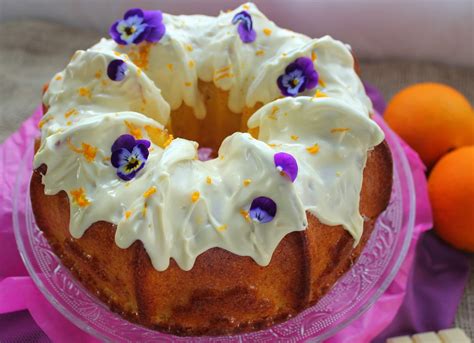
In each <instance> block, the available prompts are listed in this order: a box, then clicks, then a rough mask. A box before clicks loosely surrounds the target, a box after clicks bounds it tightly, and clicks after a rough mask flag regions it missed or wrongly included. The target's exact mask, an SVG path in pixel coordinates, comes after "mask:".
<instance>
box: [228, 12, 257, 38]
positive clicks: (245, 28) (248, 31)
mask: <svg viewBox="0 0 474 343" xmlns="http://www.w3.org/2000/svg"><path fill="white" fill-rule="evenodd" d="M237 23H240V24H239V26H238V28H237V32H239V36H240V39H241V40H242V42H244V43H252V42H253V41H254V40H255V38H256V37H257V33H256V32H255V30H254V29H253V23H252V17H251V16H250V14H249V13H248V12H247V11H242V12H239V13H237V14H236V15H235V16H234V18H232V24H233V25H235V24H237Z"/></svg>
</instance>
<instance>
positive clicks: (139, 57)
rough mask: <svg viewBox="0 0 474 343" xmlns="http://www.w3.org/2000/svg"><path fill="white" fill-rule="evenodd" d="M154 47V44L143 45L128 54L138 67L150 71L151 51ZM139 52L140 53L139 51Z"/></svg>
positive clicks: (146, 43)
mask: <svg viewBox="0 0 474 343" xmlns="http://www.w3.org/2000/svg"><path fill="white" fill-rule="evenodd" d="M152 46H153V43H148V42H145V43H141V44H140V45H139V46H138V47H133V48H132V49H131V50H130V52H129V53H128V55H129V57H130V59H131V60H132V62H133V63H135V64H136V65H137V67H139V68H142V69H144V70H147V69H148V62H149V55H150V49H151V47H152ZM137 50H138V51H137Z"/></svg>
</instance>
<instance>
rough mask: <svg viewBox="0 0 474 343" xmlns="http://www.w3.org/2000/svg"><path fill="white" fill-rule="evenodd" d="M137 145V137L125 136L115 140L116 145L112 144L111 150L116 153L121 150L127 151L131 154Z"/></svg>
mask: <svg viewBox="0 0 474 343" xmlns="http://www.w3.org/2000/svg"><path fill="white" fill-rule="evenodd" d="M135 145H136V142H135V137H133V136H132V135H129V134H124V135H121V136H120V137H119V138H117V139H116V140H115V142H114V144H112V148H111V150H112V152H114V151H115V150H119V149H127V150H128V151H129V152H132V150H133V148H134V147H135Z"/></svg>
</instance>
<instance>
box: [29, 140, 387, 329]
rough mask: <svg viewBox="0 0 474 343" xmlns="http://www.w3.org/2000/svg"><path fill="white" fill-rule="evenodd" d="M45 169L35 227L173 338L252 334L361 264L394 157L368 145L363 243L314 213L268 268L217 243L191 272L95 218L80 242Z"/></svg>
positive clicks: (75, 266)
mask: <svg viewBox="0 0 474 343" xmlns="http://www.w3.org/2000/svg"><path fill="white" fill-rule="evenodd" d="M45 172H46V167H45V166H42V167H41V168H39V169H37V170H35V171H34V172H33V175H32V179H31V186H30V191H31V201H32V206H33V212H34V214H35V218H36V223H37V225H38V227H39V228H40V229H41V230H42V231H43V232H44V234H45V237H46V238H47V240H48V241H49V243H50V244H51V247H52V249H53V251H54V252H55V253H56V255H58V256H59V258H60V259H61V261H62V263H63V264H64V265H65V266H66V267H67V268H69V269H70V270H71V271H72V273H73V274H74V275H75V276H76V277H77V278H78V279H79V280H80V281H81V283H82V284H83V285H84V286H85V287H87V288H88V289H89V290H90V291H91V292H93V293H94V294H96V295H97V296H98V297H99V298H100V299H101V300H102V301H104V302H105V303H107V304H108V305H109V306H110V308H111V309H112V310H113V311H115V312H118V313H120V314H121V315H122V316H124V317H126V318H127V319H129V320H131V321H134V322H136V323H139V324H142V325H144V326H147V327H151V328H154V329H158V330H160V331H164V332H169V333H173V334H176V335H224V334H236V333H242V332H248V331H254V330H258V329H262V328H265V327H268V326H271V325H273V324H275V323H278V322H282V321H284V320H286V319H287V318H289V317H291V316H294V315H296V314H297V313H299V312H300V311H301V310H303V309H304V308H306V307H308V306H311V305H313V304H315V303H316V302H317V301H318V300H319V299H320V298H321V297H322V296H323V295H324V294H325V293H326V292H327V291H328V290H329V289H330V288H331V287H332V286H333V285H334V283H335V282H336V281H337V280H338V279H339V278H340V277H341V276H342V275H343V274H344V273H345V272H346V271H347V270H348V269H349V268H350V266H351V265H352V264H354V262H355V260H356V259H357V258H358V257H359V255H360V253H361V251H362V249H363V248H364V246H365V244H366V242H367V240H368V239H369V237H370V234H371V233H372V231H373V229H374V225H375V221H376V219H377V217H378V216H379V214H380V213H381V212H382V211H383V210H384V209H385V208H386V206H387V204H388V201H389V198H390V193H391V183H392V160H391V155H390V151H389V148H388V146H387V144H386V143H385V142H383V143H382V144H380V145H378V146H377V147H375V148H374V150H372V151H371V152H369V155H368V160H367V165H366V167H365V170H364V179H363V185H362V192H361V200H360V212H361V214H362V215H363V216H364V218H366V221H365V224H364V232H363V235H362V239H361V242H360V244H359V245H358V246H357V247H356V248H353V243H354V240H353V239H352V237H351V236H350V234H349V233H348V232H347V231H346V230H344V229H343V228H342V227H340V226H337V227H329V226H327V225H323V224H321V223H320V222H319V221H318V219H317V218H316V217H314V216H312V215H308V222H309V225H308V228H307V229H306V230H305V231H300V232H292V233H290V234H288V235H287V236H286V237H285V238H284V239H283V240H282V241H281V242H280V244H279V245H278V247H277V249H276V250H275V252H274V254H273V257H272V260H271V263H270V264H269V265H268V266H266V267H262V266H259V265H257V264H256V263H255V262H254V261H253V260H252V259H251V258H249V257H241V256H237V255H234V254H232V253H230V252H227V251H225V250H222V249H219V248H214V249H211V250H208V251H206V252H204V253H203V254H201V255H200V256H199V257H198V258H197V260H196V263H195V265H194V267H193V268H192V269H191V270H190V271H183V270H181V269H180V268H179V267H178V266H177V264H176V263H175V262H174V261H173V260H172V261H171V264H170V266H169V268H168V269H167V270H165V271H163V272H159V271H157V270H155V269H154V268H153V266H152V264H151V262H150V259H149V257H148V254H147V252H146V251H145V249H144V248H143V245H142V243H141V242H138V241H137V242H135V243H134V244H132V245H131V246H130V247H129V248H127V249H121V248H119V247H117V245H116V244H115V241H114V234H115V226H114V225H112V224H110V223H106V222H97V223H94V224H93V225H92V226H91V227H90V228H89V229H88V230H87V231H86V232H85V234H84V236H83V237H82V238H80V239H75V238H72V237H71V235H70V233H69V200H68V197H67V195H66V193H65V192H60V193H58V194H56V195H53V196H49V195H45V194H44V186H43V184H42V182H41V177H42V176H41V175H42V173H45Z"/></svg>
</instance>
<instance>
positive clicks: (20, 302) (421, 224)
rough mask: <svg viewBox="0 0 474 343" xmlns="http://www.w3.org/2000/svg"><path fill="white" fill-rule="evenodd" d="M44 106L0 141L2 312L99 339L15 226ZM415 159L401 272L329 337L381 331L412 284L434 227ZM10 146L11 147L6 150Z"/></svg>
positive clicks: (61, 336)
mask: <svg viewBox="0 0 474 343" xmlns="http://www.w3.org/2000/svg"><path fill="white" fill-rule="evenodd" d="M40 117H41V110H40V109H38V110H37V111H35V113H34V115H33V116H32V117H31V118H30V119H28V120H27V121H25V122H24V123H23V125H22V126H21V128H20V129H19V130H18V131H17V132H16V133H14V134H13V135H12V136H11V137H10V138H9V139H7V140H6V141H5V142H4V143H3V144H2V145H1V146H0V185H1V186H2V191H1V192H0V200H1V201H0V223H1V224H2V225H0V245H1V246H2V247H3V248H2V250H1V251H0V256H1V261H2V263H0V313H9V312H13V311H18V310H23V309H28V310H29V311H30V313H31V315H32V316H33V318H34V319H35V321H36V322H37V324H38V325H39V326H40V327H41V328H42V329H43V330H44V331H45V333H46V334H47V335H48V336H49V337H50V338H51V339H52V340H53V341H55V342H65V341H67V342H97V340H96V339H94V338H92V337H91V336H90V335H88V334H87V333H85V332H83V331H81V330H80V329H79V328H77V327H76V326H74V325H73V324H72V323H71V322H69V321H68V320H67V319H66V318H64V317H63V316H62V315H61V314H60V313H59V312H58V311H56V309H54V308H53V306H52V305H50V304H49V302H48V301H47V300H46V299H45V298H44V297H43V295H42V294H41V293H40V292H39V290H38V289H37V288H36V286H35V285H34V284H33V281H32V280H31V278H30V277H29V276H27V272H26V270H25V268H24V266H23V263H22V262H21V258H20V256H19V254H18V251H17V249H16V244H15V240H14V237H13V232H12V219H11V212H12V208H11V204H12V198H11V197H12V190H13V186H14V182H15V175H16V170H17V168H18V165H19V161H20V159H21V158H20V157H21V156H22V155H23V153H24V151H25V149H26V147H27V146H28V145H29V144H32V139H33V137H35V136H36V135H37V132H38V129H37V123H38V121H39V119H40ZM404 148H405V152H406V153H407V156H408V158H409V160H410V164H411V167H412V171H413V175H414V178H415V187H416V192H417V212H416V213H417V216H416V220H415V224H416V227H415V232H414V236H413V240H412V243H411V246H410V249H409V251H408V255H407V257H406V259H405V261H404V262H403V264H402V267H401V269H400V271H399V272H398V274H397V276H396V278H395V279H394V281H393V282H392V284H391V285H390V286H389V288H388V289H387V290H386V292H385V293H384V294H383V295H382V296H381V297H380V299H379V300H378V301H377V302H376V303H375V304H374V305H373V306H372V307H371V308H370V309H369V311H367V312H366V313H365V314H363V315H362V316H361V317H360V318H359V319H357V320H356V321H355V322H353V323H352V324H351V325H350V326H349V327H347V328H345V329H344V330H342V331H341V332H339V333H338V334H336V335H335V336H334V337H332V338H331V339H330V340H329V342H331V343H339V342H367V341H369V340H371V339H372V338H374V337H375V336H377V335H378V334H379V333H380V332H381V331H382V330H383V329H384V328H385V327H386V326H387V325H388V324H389V323H390V322H391V321H392V319H393V318H394V317H395V315H396V313H397V310H398V308H399V307H400V305H401V303H402V301H403V298H404V295H405V290H406V286H407V277H408V273H409V271H410V267H411V266H412V263H413V256H414V250H415V246H416V243H417V241H418V238H419V236H420V233H422V232H423V231H426V230H427V229H429V228H430V227H431V210H430V206H429V203H428V197H427V190H426V178H425V176H424V167H423V164H422V163H421V161H420V159H419V158H418V156H417V155H416V153H414V152H413V151H412V150H411V149H410V148H409V147H408V146H406V145H405V144H404ZM7 152H8V153H7Z"/></svg>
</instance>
